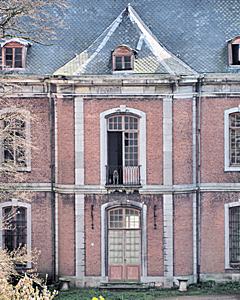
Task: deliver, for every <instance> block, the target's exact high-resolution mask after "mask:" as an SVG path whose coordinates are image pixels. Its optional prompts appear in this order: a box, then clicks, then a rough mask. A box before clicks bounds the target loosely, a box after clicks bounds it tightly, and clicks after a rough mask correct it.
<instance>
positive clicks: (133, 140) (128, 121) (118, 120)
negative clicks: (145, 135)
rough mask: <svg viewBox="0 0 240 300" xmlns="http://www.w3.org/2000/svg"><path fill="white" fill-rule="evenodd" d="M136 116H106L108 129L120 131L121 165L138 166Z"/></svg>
mask: <svg viewBox="0 0 240 300" xmlns="http://www.w3.org/2000/svg"><path fill="white" fill-rule="evenodd" d="M138 123H139V121H138V118H137V117H135V116H131V115H115V116H111V117H109V118H108V131H121V132H122V150H123V166H126V167H127V166H129V167H130V166H138V146H139V145H138Z"/></svg>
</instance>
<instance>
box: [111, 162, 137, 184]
mask: <svg viewBox="0 0 240 300" xmlns="http://www.w3.org/2000/svg"><path fill="white" fill-rule="evenodd" d="M106 185H110V186H120V185H121V186H140V185H141V177H140V166H111V165H110V166H106Z"/></svg>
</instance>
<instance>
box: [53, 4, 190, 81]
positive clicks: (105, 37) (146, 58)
mask: <svg viewBox="0 0 240 300" xmlns="http://www.w3.org/2000/svg"><path fill="white" fill-rule="evenodd" d="M119 45H127V46H128V47H129V48H131V49H133V50H134V51H135V53H137V55H136V58H135V60H134V68H133V71H132V72H133V73H162V74H171V75H181V74H186V75H190V74H193V73H195V72H194V71H193V70H192V69H191V68H190V67H188V66H187V65H186V64H185V63H184V62H182V61H181V60H180V59H178V58H177V57H176V56H174V55H173V54H172V53H170V52H169V51H168V50H167V49H166V48H164V47H163V46H161V45H160V44H159V42H158V41H157V39H156V38H155V37H154V36H153V34H152V33H151V31H150V30H149V28H148V27H147V26H146V25H145V24H144V22H143V21H142V20H141V18H140V17H139V16H138V14H137V13H136V11H135V10H134V9H133V8H132V6H131V5H130V4H128V6H127V7H126V9H124V10H123V11H122V12H121V14H120V15H119V16H118V17H117V18H116V19H115V20H114V21H113V23H112V24H111V25H110V26H109V27H108V28H107V29H106V30H105V31H104V32H103V33H102V34H101V35H100V36H99V37H98V38H97V39H96V41H94V42H93V43H92V44H91V45H90V46H89V47H88V48H87V49H86V50H85V51H83V52H82V53H80V54H79V55H76V57H75V58H74V59H72V60H71V61H70V62H69V63H67V64H66V65H64V66H63V67H62V68H60V69H59V70H57V71H56V72H55V73H54V74H57V75H81V74H112V63H111V53H112V51H113V50H114V49H115V48H116V47H117V46H119Z"/></svg>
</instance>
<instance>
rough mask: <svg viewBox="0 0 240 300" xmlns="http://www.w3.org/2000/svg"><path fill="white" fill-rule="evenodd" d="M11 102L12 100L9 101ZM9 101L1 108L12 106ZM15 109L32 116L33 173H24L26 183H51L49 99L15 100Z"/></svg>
mask: <svg viewBox="0 0 240 300" xmlns="http://www.w3.org/2000/svg"><path fill="white" fill-rule="evenodd" d="M9 101H10V100H9ZM9 101H5V102H4V103H1V108H5V107H9V106H12V104H11V105H9ZM14 107H16V108H24V109H26V110H28V111H30V115H31V120H30V124H31V144H32V149H31V172H22V181H23V182H24V181H25V182H49V181H50V174H51V173H50V122H49V100H48V99H47V98H36V99H33V98H24V99H14Z"/></svg>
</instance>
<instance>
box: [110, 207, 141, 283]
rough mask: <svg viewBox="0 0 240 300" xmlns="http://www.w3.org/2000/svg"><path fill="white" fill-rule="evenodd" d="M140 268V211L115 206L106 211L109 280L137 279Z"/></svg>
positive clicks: (138, 278)
mask: <svg viewBox="0 0 240 300" xmlns="http://www.w3.org/2000/svg"><path fill="white" fill-rule="evenodd" d="M140 270H141V229H140V211H139V210H137V209H132V208H115V209H112V210H110V211H109V212H108V276H109V281H139V280H140V275H141V274H140Z"/></svg>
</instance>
